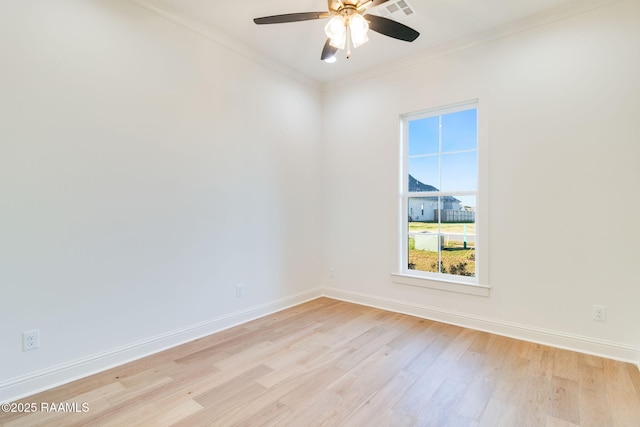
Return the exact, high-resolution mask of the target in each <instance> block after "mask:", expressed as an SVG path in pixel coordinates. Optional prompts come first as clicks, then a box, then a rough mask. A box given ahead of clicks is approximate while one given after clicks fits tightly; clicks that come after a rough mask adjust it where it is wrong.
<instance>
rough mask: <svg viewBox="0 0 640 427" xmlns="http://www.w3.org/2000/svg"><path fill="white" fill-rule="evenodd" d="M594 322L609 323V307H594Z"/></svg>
mask: <svg viewBox="0 0 640 427" xmlns="http://www.w3.org/2000/svg"><path fill="white" fill-rule="evenodd" d="M593 320H597V321H599V322H606V321H607V307H605V306H604V305H594V306H593Z"/></svg>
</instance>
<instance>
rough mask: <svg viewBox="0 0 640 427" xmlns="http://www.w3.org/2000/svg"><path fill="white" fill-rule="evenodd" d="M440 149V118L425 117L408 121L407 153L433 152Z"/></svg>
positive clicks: (411, 154) (412, 154)
mask: <svg viewBox="0 0 640 427" xmlns="http://www.w3.org/2000/svg"><path fill="white" fill-rule="evenodd" d="M439 150H440V118H439V117H438V116H436V117H427V118H425V119H420V120H412V121H410V122H409V155H410V156H414V155H416V154H433V153H437V152H438V151H439Z"/></svg>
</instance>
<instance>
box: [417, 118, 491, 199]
mask: <svg viewBox="0 0 640 427" xmlns="http://www.w3.org/2000/svg"><path fill="white" fill-rule="evenodd" d="M440 123H442V135H440ZM477 129H478V119H477V109H475V108H473V109H469V110H463V111H457V112H454V113H449V114H443V115H440V116H432V117H426V118H422V119H415V120H410V121H409V174H410V175H411V176H413V177H414V178H415V179H417V180H418V181H421V182H422V183H424V184H429V185H432V186H434V187H436V188H438V189H439V190H440V191H465V190H468V191H476V190H477V188H478V184H477V181H478V178H477V176H478V166H477V164H478V161H477V155H478V154H477V140H478V138H477ZM440 147H441V150H442V151H440ZM439 164H440V165H441V166H442V169H441V170H440V169H439ZM456 198H458V199H460V200H462V201H463V204H464V205H466V206H475V197H471V198H467V197H464V200H463V198H462V197H458V196H456ZM467 199H468V200H467Z"/></svg>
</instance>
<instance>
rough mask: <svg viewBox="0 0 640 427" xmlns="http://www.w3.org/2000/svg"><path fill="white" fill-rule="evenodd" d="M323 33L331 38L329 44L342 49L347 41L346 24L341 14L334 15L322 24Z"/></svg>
mask: <svg viewBox="0 0 640 427" xmlns="http://www.w3.org/2000/svg"><path fill="white" fill-rule="evenodd" d="M324 33H325V34H326V35H327V37H329V39H330V40H331V46H333V47H336V48H338V49H344V47H345V45H346V43H347V26H346V24H345V22H344V18H343V17H342V16H334V17H333V18H331V19H330V20H329V22H327V25H325V26H324Z"/></svg>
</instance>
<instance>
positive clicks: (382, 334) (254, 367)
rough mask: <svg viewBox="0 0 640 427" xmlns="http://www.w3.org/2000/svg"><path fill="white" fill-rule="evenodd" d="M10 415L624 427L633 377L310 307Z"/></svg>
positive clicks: (2, 416)
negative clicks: (77, 408)
mask: <svg viewBox="0 0 640 427" xmlns="http://www.w3.org/2000/svg"><path fill="white" fill-rule="evenodd" d="M20 402H23V403H24V402H37V403H47V402H49V403H61V402H62V403H65V402H67V403H73V402H77V403H80V404H81V403H83V402H86V403H87V404H88V405H89V408H90V410H89V411H88V412H78V413H54V412H48V413H47V412H42V411H39V412H36V413H31V414H28V413H22V414H20V413H0V425H2V426H14V427H15V426H17V427H23V426H29V427H38V426H45V427H50V426H64V427H75V426H78V427H80V426H82V427H85V426H101V427H102V426H108V425H113V426H122V425H127V426H189V427H192V426H251V427H255V426H302V425H303V426H341V427H342V426H358V427H359V426H367V427H374V426H384V427H387V426H394V427H395V426H437V427H442V426H470V427H473V426H482V427H488V426H490V427H496V426H508V427H514V426H515V427H527V426H532V427H541V426H553V427H568V426H574V427H575V426H581V427H588V426H593V427H609V426H611V427H627V426H629V427H638V426H640V371H638V368H637V366H635V365H631V364H629V363H623V362H617V361H614V360H608V359H603V358H600V357H596V356H592V355H585V354H579V353H576V352H571V351H567V350H561V349H556V348H552V347H548V346H544V345H540V344H535V343H530V342H524V341H518V340H515V339H512V338H508V337H503V336H498V335H493V334H489V333H486V332H479V331H474V330H470V329H465V328H462V327H459V326H453V325H447V324H443V323H438V322H434V321H430V320H425V319H420V318H416V317H412V316H407V315H403V314H398V313H393V312H389V311H385V310H380V309H376V308H371V307H365V306H361V305H356V304H351V303H348V302H344V301H337V300H332V299H329V298H318V299H316V300H313V301H309V302H306V303H304V304H300V305H298V306H295V307H291V308H289V309H286V310H283V311H280V312H278V313H274V314H272V315H269V316H265V317H263V318H260V319H256V320H253V321H251V322H248V323H245V324H243V325H240V326H237V327H234V328H230V329H227V330H224V331H221V332H219V333H217V334H212V335H210V336H207V337H203V338H200V339H198V340H195V341H192V342H190V343H187V344H184V345H181V346H178V347H175V348H172V349H169V350H167V351H164V352H161V353H158V354H154V355H152V356H149V357H145V358H142V359H139V360H136V361H133V362H131V363H128V364H125V365H122V366H118V367H115V368H112V369H109V370H107V371H104V372H101V373H99V374H96V375H93V376H91V377H87V378H85V379H82V380H78V381H74V382H72V383H69V384H67V385H64V386H61V387H57V388H54V389H52V390H49V391H46V392H43V393H39V394H36V395H34V396H30V397H28V398H26V399H22V400H21V401H20Z"/></svg>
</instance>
